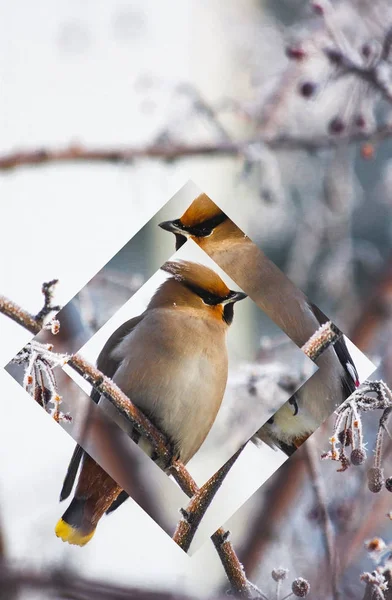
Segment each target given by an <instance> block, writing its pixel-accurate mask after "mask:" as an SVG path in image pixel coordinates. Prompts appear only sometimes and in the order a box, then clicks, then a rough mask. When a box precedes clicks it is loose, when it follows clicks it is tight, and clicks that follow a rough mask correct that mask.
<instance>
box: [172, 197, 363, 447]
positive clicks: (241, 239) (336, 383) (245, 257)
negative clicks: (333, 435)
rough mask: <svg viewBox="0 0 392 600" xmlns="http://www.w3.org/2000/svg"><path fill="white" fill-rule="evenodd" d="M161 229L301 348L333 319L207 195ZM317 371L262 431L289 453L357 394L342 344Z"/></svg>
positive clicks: (327, 353) (324, 358) (327, 354)
mask: <svg viewBox="0 0 392 600" xmlns="http://www.w3.org/2000/svg"><path fill="white" fill-rule="evenodd" d="M160 226H161V227H162V229H165V230H166V231H170V232H172V233H174V235H175V237H176V248H177V249H178V248H180V247H181V246H182V245H183V244H184V243H185V242H186V240H187V239H191V240H193V241H194V242H195V243H196V244H198V245H199V246H200V247H201V248H202V249H203V250H204V251H205V252H206V253H207V254H208V255H209V256H210V257H211V258H212V259H213V260H214V261H215V262H216V263H217V264H218V265H219V266H220V267H221V268H222V269H223V270H224V271H226V273H227V274H228V275H229V276H230V277H231V278H232V279H233V280H234V281H235V282H236V283H237V284H238V285H239V286H240V287H241V288H242V289H243V290H244V291H245V292H246V293H247V294H248V295H249V297H250V298H251V299H252V300H253V301H254V302H255V303H256V304H257V305H258V306H259V307H260V308H261V309H262V310H263V311H264V312H265V313H266V314H267V315H268V316H269V317H270V318H271V319H272V320H273V321H274V322H275V323H276V325H278V327H279V328H280V329H281V330H282V331H284V332H285V333H286V334H287V335H288V336H289V337H290V338H291V339H292V340H293V341H294V342H295V343H296V344H297V345H298V346H299V347H302V346H303V345H304V344H305V343H306V342H307V341H308V340H309V338H310V337H311V336H312V335H313V334H314V333H315V332H316V331H317V330H318V328H319V327H320V324H321V323H322V322H325V321H326V320H328V319H327V318H326V317H325V316H324V315H323V314H322V313H321V311H319V310H318V309H317V307H314V306H313V305H311V304H310V303H309V302H308V299H307V298H306V296H305V294H303V292H302V291H301V290H300V289H298V288H297V287H296V286H295V285H294V284H293V283H292V282H291V281H290V280H289V279H288V278H287V277H286V275H284V273H282V272H281V271H280V269H278V267H276V265H275V264H274V263H273V262H272V261H271V260H269V258H268V257H267V256H266V255H265V254H264V252H262V250H260V249H259V248H258V247H257V246H256V244H254V243H253V242H252V241H251V240H250V239H249V238H248V237H247V236H246V235H245V234H244V233H243V232H242V231H241V229H239V227H237V226H236V225H235V224H234V223H233V222H232V221H231V220H230V219H229V218H228V217H227V215H226V214H225V213H224V212H223V211H222V210H221V209H220V208H218V207H217V205H216V204H215V203H214V202H212V200H211V199H210V198H209V197H208V196H207V195H206V194H201V195H200V196H198V197H197V198H196V199H195V200H194V201H193V202H192V204H191V205H190V206H189V208H188V209H187V210H186V212H185V213H184V214H183V215H182V217H180V218H178V219H175V220H173V221H165V222H164V223H161V224H160ZM317 366H318V367H319V370H318V371H317V373H315V374H314V375H313V376H312V378H311V379H310V380H309V381H308V382H307V383H306V384H305V385H304V386H303V387H302V388H301V390H300V391H299V392H298V393H297V394H296V397H295V398H293V399H292V400H293V401H292V403H287V404H285V405H284V406H283V407H282V408H281V409H280V410H279V411H278V412H277V413H276V414H275V415H274V417H273V419H271V420H270V422H269V423H267V424H266V425H265V426H264V427H263V428H262V429H261V430H260V431H259V432H258V434H259V437H260V438H262V439H265V440H272V441H273V442H276V443H277V444H278V445H280V446H281V447H282V448H283V447H284V449H285V451H287V452H289V451H290V450H293V449H294V448H295V447H296V444H297V442H298V441H299V440H301V439H303V438H304V437H306V436H308V435H309V434H310V433H312V432H313V431H314V430H315V429H316V428H317V427H318V426H319V425H320V424H321V423H322V422H323V421H324V420H325V419H326V418H327V417H328V416H329V415H330V414H331V413H332V412H333V411H334V409H335V408H336V407H337V406H338V405H339V404H340V403H341V402H342V401H343V400H344V399H345V398H346V397H348V396H349V395H350V394H351V393H352V392H353V391H354V389H355V380H356V379H357V374H356V370H355V367H354V365H353V363H352V360H351V357H350V355H349V353H348V351H347V348H346V345H345V343H344V340H343V339H342V340H339V341H338V342H337V343H336V344H335V348H329V349H328V350H326V351H325V352H324V353H323V355H322V356H321V357H320V358H319V359H318V360H317ZM297 406H298V409H299V410H297V408H296V407H297ZM297 412H298V414H297Z"/></svg>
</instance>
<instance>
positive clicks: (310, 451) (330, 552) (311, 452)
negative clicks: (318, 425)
mask: <svg viewBox="0 0 392 600" xmlns="http://www.w3.org/2000/svg"><path fill="white" fill-rule="evenodd" d="M303 448H304V454H305V458H306V462H307V466H308V470H309V475H310V479H311V482H312V486H313V491H314V495H315V497H316V499H317V503H318V509H319V511H320V519H321V528H322V532H323V536H324V544H325V552H326V557H327V562H328V569H329V574H330V580H331V588H332V595H333V596H332V597H333V599H334V600H338V599H339V598H340V594H339V591H338V587H337V577H336V552H335V548H336V544H335V535H334V531H333V527H332V523H331V519H330V518H329V514H328V508H327V499H326V495H325V490H324V487H323V484H322V480H321V476H320V473H319V469H318V464H317V461H318V460H319V459H318V454H317V451H316V449H315V447H314V440H313V439H312V438H309V439H308V440H307V443H306V444H304V446H303Z"/></svg>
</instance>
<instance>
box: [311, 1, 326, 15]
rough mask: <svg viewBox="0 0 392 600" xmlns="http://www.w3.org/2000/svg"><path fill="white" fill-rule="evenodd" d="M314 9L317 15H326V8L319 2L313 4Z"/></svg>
mask: <svg viewBox="0 0 392 600" xmlns="http://www.w3.org/2000/svg"><path fill="white" fill-rule="evenodd" d="M312 8H313V10H314V12H315V13H316V14H317V15H323V14H324V7H323V6H322V5H321V4H320V3H319V2H313V3H312Z"/></svg>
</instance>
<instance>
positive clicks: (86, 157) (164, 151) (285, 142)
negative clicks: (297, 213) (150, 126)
mask: <svg viewBox="0 0 392 600" xmlns="http://www.w3.org/2000/svg"><path fill="white" fill-rule="evenodd" d="M390 137H392V126H391V125H389V124H385V125H381V126H379V127H376V128H374V129H373V130H371V131H367V132H364V131H355V132H352V133H347V134H342V135H339V136H331V135H327V134H325V135H318V136H312V137H310V136H290V135H277V136H257V137H254V138H252V139H248V140H244V141H227V140H222V141H219V142H216V143H213V144H212V143H201V144H192V145H191V144H174V143H173V144H170V145H169V144H152V145H146V146H144V147H134V148H132V147H129V148H126V147H124V148H109V149H105V148H104V149H95V148H83V147H79V146H78V147H74V146H69V147H68V148H63V149H59V150H52V149H40V150H30V151H28V150H27V151H21V152H10V153H9V154H5V155H3V156H2V157H0V171H11V170H13V169H17V168H20V167H24V166H39V165H41V166H42V165H47V164H50V163H78V162H80V163H83V162H92V163H94V162H96V163H102V162H104V163H105V162H106V163H114V164H119V163H131V162H133V161H135V160H145V159H151V160H163V161H168V162H171V161H175V160H180V159H184V158H189V157H194V158H196V157H200V156H201V157H206V156H217V157H222V156H233V157H236V156H242V155H244V154H246V151H247V149H248V148H249V147H250V146H252V145H254V144H256V145H257V144H262V145H263V144H265V145H266V146H268V147H269V148H271V149H272V150H287V151H294V150H303V151H305V152H317V151H319V150H328V149H333V148H337V147H338V146H341V145H342V144H359V143H361V142H373V143H376V142H382V141H383V140H386V139H388V138H390Z"/></svg>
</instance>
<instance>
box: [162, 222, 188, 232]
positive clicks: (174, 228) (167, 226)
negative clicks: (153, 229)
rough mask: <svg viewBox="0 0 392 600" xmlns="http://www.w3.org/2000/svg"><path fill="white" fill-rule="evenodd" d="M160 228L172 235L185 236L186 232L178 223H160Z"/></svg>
mask: <svg viewBox="0 0 392 600" xmlns="http://www.w3.org/2000/svg"><path fill="white" fill-rule="evenodd" d="M159 227H161V228H162V229H164V230H165V231H170V232H171V233H179V234H180V235H185V232H184V230H183V229H181V227H180V226H179V224H178V222H177V221H163V222H162V223H159Z"/></svg>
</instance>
